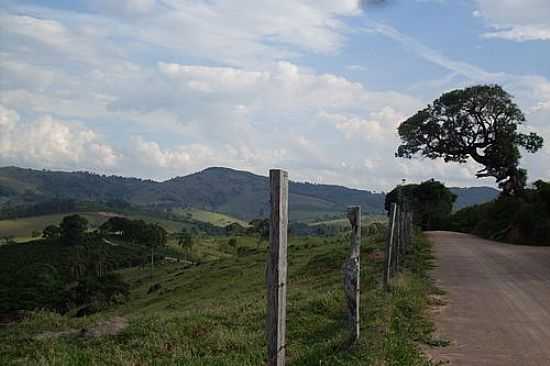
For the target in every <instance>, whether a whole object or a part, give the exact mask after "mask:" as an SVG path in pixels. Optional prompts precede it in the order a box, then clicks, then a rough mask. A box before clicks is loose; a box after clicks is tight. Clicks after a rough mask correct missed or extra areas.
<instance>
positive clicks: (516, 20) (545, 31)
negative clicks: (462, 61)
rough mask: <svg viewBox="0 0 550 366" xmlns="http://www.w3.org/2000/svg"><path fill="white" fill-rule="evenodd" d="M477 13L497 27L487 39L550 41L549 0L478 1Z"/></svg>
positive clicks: (493, 26)
mask: <svg viewBox="0 0 550 366" xmlns="http://www.w3.org/2000/svg"><path fill="white" fill-rule="evenodd" d="M477 6H478V10H476V14H478V16H482V17H484V18H485V19H486V21H487V22H488V24H489V26H490V27H492V28H494V29H495V30H494V31H492V32H486V33H484V34H483V36H484V37H485V38H501V39H506V40H511V41H518V42H523V41H533V40H542V41H548V40H550V2H548V1H547V0H521V1H518V0H477Z"/></svg>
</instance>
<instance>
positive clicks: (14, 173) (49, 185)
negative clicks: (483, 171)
mask: <svg viewBox="0 0 550 366" xmlns="http://www.w3.org/2000/svg"><path fill="white" fill-rule="evenodd" d="M365 183H367V184H368V182H365ZM268 189H269V185H268V178H267V177H263V176H258V175H255V174H252V173H248V172H244V171H238V170H233V169H227V168H209V169H206V170H203V171H201V172H199V173H195V174H191V175H188V176H185V177H178V178H174V179H170V180H167V181H165V182H154V181H151V180H141V179H136V178H123V177H116V176H104V175H97V174H92V173H86V172H74V173H67V172H52V171H39V170H32V169H21V168H16V167H6V168H0V218H18V217H19V218H20V217H31V216H36V215H46V214H54V213H57V214H60V213H61V214H68V213H73V212H101V211H103V212H116V213H121V214H125V215H134V216H135V215H138V214H139V215H143V216H157V217H158V216H159V215H163V216H162V217H163V218H165V219H171V220H172V219H177V220H181V219H185V217H186V215H187V214H188V213H190V214H191V215H192V219H193V220H195V221H203V222H205V221H206V222H209V223H212V224H214V225H221V226H226V225H227V224H229V223H231V222H235V219H234V218H240V219H243V220H244V221H247V222H248V221H249V220H251V219H253V218H257V217H266V216H267V214H268V212H269V206H268V203H269V191H268ZM489 190H490V189H489ZM289 191H290V197H289V203H290V209H289V212H290V213H291V220H292V221H312V220H317V221H320V220H328V219H332V218H334V217H338V218H340V217H342V215H343V214H344V212H345V209H346V207H347V206H348V205H351V204H358V205H361V206H362V207H363V209H364V210H366V212H368V213H369V214H383V213H384V197H385V196H384V194H383V193H374V192H369V191H363V190H357V189H349V188H345V187H341V186H333V185H322V184H309V183H296V182H290V184H289ZM494 192H496V191H495V190H492V192H491V191H489V192H487V195H486V196H483V195H481V196H480V192H478V191H475V192H474V193H473V194H470V189H466V190H464V191H461V192H460V194H459V195H460V196H464V200H461V199H460V197H459V201H458V202H460V203H461V202H465V203H468V204H472V203H481V202H485V201H488V200H490V199H492V198H494ZM460 207H461V206H458V207H457V208H460ZM201 210H202V211H201ZM204 210H206V211H204ZM207 211H215V212H219V213H224V214H227V215H230V216H232V217H233V218H231V219H230V220H229V222H228V221H227V219H226V216H225V218H224V216H223V215H219V214H215V213H210V214H209V215H208V217H205V215H204V214H202V213H204V212H207ZM216 215H219V216H216ZM222 222H223V224H221V223H222ZM241 225H242V223H241ZM0 231H1V230H0Z"/></svg>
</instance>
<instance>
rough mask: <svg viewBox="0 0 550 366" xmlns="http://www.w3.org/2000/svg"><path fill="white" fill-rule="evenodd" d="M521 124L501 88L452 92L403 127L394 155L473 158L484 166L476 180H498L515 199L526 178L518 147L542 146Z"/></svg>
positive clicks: (530, 149)
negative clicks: (520, 128)
mask: <svg viewBox="0 0 550 366" xmlns="http://www.w3.org/2000/svg"><path fill="white" fill-rule="evenodd" d="M523 122H525V116H524V114H523V112H522V111H521V110H520V108H519V107H518V106H517V105H516V104H515V103H514V102H513V101H512V97H511V96H510V95H509V94H508V93H507V92H506V91H504V89H502V87H500V86H499V85H478V86H473V87H469V88H465V89H457V90H453V91H451V92H448V93H445V94H443V95H442V96H441V97H439V98H438V99H436V100H435V101H434V102H433V104H431V105H428V106H427V107H426V108H424V109H422V110H421V111H418V112H417V113H416V114H415V115H413V116H411V117H410V118H409V119H407V120H406V121H404V122H403V123H401V125H400V126H399V128H398V132H399V136H400V137H401V141H402V144H401V145H400V146H399V147H398V150H397V153H396V156H397V157H403V158H412V157H413V156H414V155H416V154H420V155H423V156H425V157H428V158H430V159H437V158H442V159H444V160H445V162H450V161H451V162H458V163H465V162H466V161H468V159H469V158H471V159H473V160H474V161H476V162H477V163H479V164H481V165H483V168H482V169H480V170H479V171H478V172H477V174H476V176H477V177H478V178H482V177H494V178H495V179H496V181H497V182H498V183H499V186H500V187H501V188H502V189H503V192H504V193H505V194H509V195H513V194H516V193H518V192H519V191H521V190H522V188H523V187H524V186H525V183H526V180H527V173H526V171H525V170H524V169H520V168H519V166H518V165H519V159H520V157H521V154H520V152H519V147H522V148H524V149H525V150H526V151H528V152H530V153H535V152H536V151H538V150H539V149H540V148H541V147H542V145H543V138H542V137H540V136H538V135H537V134H536V133H533V132H531V133H529V134H523V133H520V132H518V127H519V126H520V125H521V124H522V123H523Z"/></svg>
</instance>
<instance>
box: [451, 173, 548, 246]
mask: <svg viewBox="0 0 550 366" xmlns="http://www.w3.org/2000/svg"><path fill="white" fill-rule="evenodd" d="M534 187H535V188H534V189H526V190H525V191H524V193H523V194H522V195H520V196H517V197H500V198H498V199H497V200H495V201H493V202H489V203H485V204H483V205H477V206H472V207H467V208H464V209H462V210H459V211H457V212H456V213H455V214H454V215H453V216H452V218H451V226H450V228H451V229H453V230H456V231H461V232H467V233H474V234H477V235H480V236H483V237H485V238H489V239H494V240H502V241H507V242H512V243H517V244H538V245H550V183H547V182H543V181H538V182H536V183H535V184H534Z"/></svg>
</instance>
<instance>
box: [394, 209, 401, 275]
mask: <svg viewBox="0 0 550 366" xmlns="http://www.w3.org/2000/svg"><path fill="white" fill-rule="evenodd" d="M396 212H397V213H396V215H395V225H394V226H395V237H394V244H393V251H392V252H393V253H394V256H393V257H394V258H393V272H394V273H395V272H399V254H400V253H399V251H400V249H399V247H400V243H401V234H402V233H401V206H400V205H397V206H396Z"/></svg>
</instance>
